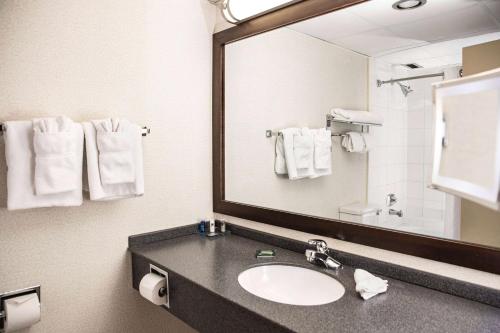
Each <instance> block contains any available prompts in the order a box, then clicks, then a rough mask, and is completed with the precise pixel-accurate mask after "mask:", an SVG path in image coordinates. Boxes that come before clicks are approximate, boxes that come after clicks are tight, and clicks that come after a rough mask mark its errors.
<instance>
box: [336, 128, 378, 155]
mask: <svg viewBox="0 0 500 333" xmlns="http://www.w3.org/2000/svg"><path fill="white" fill-rule="evenodd" d="M372 141H373V138H372V136H371V135H369V134H366V133H359V132H348V133H346V134H345V135H344V136H343V137H342V147H344V148H345V150H347V151H348V152H350V153H367V152H368V151H370V149H371V147H372Z"/></svg>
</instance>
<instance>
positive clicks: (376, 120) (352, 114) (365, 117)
mask: <svg viewBox="0 0 500 333" xmlns="http://www.w3.org/2000/svg"><path fill="white" fill-rule="evenodd" d="M330 114H331V115H332V116H333V117H334V118H338V119H340V120H344V121H353V122H359V123H370V124H377V125H382V124H383V123H384V119H383V117H382V116H381V115H379V114H377V113H374V112H368V111H356V110H345V109H340V108H334V109H332V110H331V111H330Z"/></svg>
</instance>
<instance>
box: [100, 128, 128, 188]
mask: <svg viewBox="0 0 500 333" xmlns="http://www.w3.org/2000/svg"><path fill="white" fill-rule="evenodd" d="M92 123H93V124H94V126H95V128H96V132H97V136H96V141H97V149H98V151H99V174H100V175H101V183H102V184H104V185H110V184H122V183H133V182H134V181H135V165H134V158H133V154H132V146H133V144H134V141H135V140H136V137H135V134H136V133H135V131H133V129H131V128H132V127H131V126H132V125H131V124H130V122H128V121H127V120H125V119H116V118H113V119H103V120H94V121H92Z"/></svg>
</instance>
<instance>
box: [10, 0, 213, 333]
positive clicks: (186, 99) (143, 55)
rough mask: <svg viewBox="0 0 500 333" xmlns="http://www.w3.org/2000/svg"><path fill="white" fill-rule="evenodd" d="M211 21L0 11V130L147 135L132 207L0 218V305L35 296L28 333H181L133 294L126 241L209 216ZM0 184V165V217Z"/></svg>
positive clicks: (177, 7)
mask: <svg viewBox="0 0 500 333" xmlns="http://www.w3.org/2000/svg"><path fill="white" fill-rule="evenodd" d="M214 15H215V10H214V8H213V7H212V6H210V5H208V4H206V1H201V0H189V1H188V0H184V1H173V0H171V1H164V0H148V1H133V0H105V1H100V0H99V1H98V0H90V1H82V0H69V1H68V0H43V1H14V0H6V1H2V2H1V3H0V121H4V120H14V119H30V118H32V117H39V116H50V115H60V114H63V115H66V116H69V117H71V118H73V119H74V120H76V121H82V120H88V119H95V118H100V117H106V116H112V115H114V116H122V117H126V118H129V119H130V120H132V121H135V122H137V123H140V124H144V125H148V126H150V127H151V129H152V134H151V135H150V136H148V137H146V138H144V141H143V146H144V161H145V183H146V194H145V196H144V197H141V198H137V199H128V200H123V201H116V202H89V201H85V202H84V204H83V206H82V207H74V208H50V209H35V210H27V211H16V212H8V211H7V210H6V209H5V208H0V291H8V290H14V289H18V288H22V287H26V286H30V285H34V284H41V285H42V321H41V322H40V323H39V324H37V325H35V326H34V327H33V328H32V329H31V330H30V332H32V333H35V332H54V333H55V332H181V331H189V330H190V329H189V328H188V327H187V326H186V325H185V324H183V323H182V322H180V321H179V320H178V319H175V318H174V317H173V316H171V315H169V314H168V313H167V312H166V311H164V310H161V309H159V308H158V307H155V306H153V305H152V304H150V303H148V302H147V301H146V300H144V299H142V298H141V297H140V296H139V294H138V292H137V291H135V290H133V289H132V286H131V267H130V259H129V255H128V253H127V237H128V236H129V235H132V234H136V233H141V232H147V231H152V230H157V229H163V228H167V227H172V226H176V225H182V224H188V223H193V222H194V221H195V219H196V218H197V217H199V216H207V215H209V214H211V210H212V206H211V147H210V142H211V139H210V138H211V116H210V110H211V30H212V26H213V19H214ZM3 155H4V145H3V140H0V156H3ZM167 171H168V172H167ZM5 173H6V167H5V160H4V158H3V157H2V158H0V175H1V176H0V204H1V206H2V207H5V202H6V182H5Z"/></svg>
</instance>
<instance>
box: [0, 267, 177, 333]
mask: <svg viewBox="0 0 500 333" xmlns="http://www.w3.org/2000/svg"><path fill="white" fill-rule="evenodd" d="M149 272H150V273H155V274H158V275H161V276H163V277H164V278H165V287H163V288H161V289H160V293H161V294H160V296H166V301H165V303H164V304H162V306H164V307H166V308H168V309H170V293H169V288H168V273H167V272H166V271H164V270H163V269H160V268H158V267H156V266H155V265H153V264H149ZM0 333H1V332H0Z"/></svg>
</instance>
